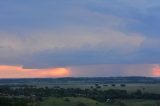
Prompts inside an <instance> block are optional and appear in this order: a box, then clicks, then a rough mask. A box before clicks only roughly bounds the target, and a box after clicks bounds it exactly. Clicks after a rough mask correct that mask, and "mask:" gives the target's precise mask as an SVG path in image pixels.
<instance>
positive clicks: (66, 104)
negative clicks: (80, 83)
mask: <svg viewBox="0 0 160 106" xmlns="http://www.w3.org/2000/svg"><path fill="white" fill-rule="evenodd" d="M66 98H67V100H69V101H66ZM78 103H83V104H85V106H159V105H160V102H158V101H155V100H115V101H114V103H112V104H111V103H100V102H98V101H95V100H92V99H88V98H82V97H76V98H73V97H65V98H47V99H46V100H45V101H43V102H42V103H41V105H40V106H78V105H77V104H78ZM158 103H159V105H158ZM82 106H83V105H82Z"/></svg>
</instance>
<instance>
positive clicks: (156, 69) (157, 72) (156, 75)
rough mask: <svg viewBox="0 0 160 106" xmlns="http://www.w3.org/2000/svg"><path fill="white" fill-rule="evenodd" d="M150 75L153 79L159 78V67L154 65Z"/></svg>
mask: <svg viewBox="0 0 160 106" xmlns="http://www.w3.org/2000/svg"><path fill="white" fill-rule="evenodd" d="M152 75H153V76H154V77H160V66H159V65H154V67H153V68H152Z"/></svg>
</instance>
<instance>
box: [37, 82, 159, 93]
mask: <svg viewBox="0 0 160 106" xmlns="http://www.w3.org/2000/svg"><path fill="white" fill-rule="evenodd" d="M107 85H108V86H104V85H103V84H101V85H100V86H101V88H100V90H108V89H121V90H127V91H128V92H135V91H137V90H138V89H139V90H141V91H142V92H148V93H158V94H160V84H126V86H125V87H121V86H120V84H116V86H114V87H113V86H111V84H107ZM45 86H48V87H51V88H52V87H55V86H59V87H61V88H81V89H91V87H93V88H95V85H94V84H78V83H77V84H48V85H47V84H46V85H45V84H44V85H43V86H42V85H37V87H45Z"/></svg>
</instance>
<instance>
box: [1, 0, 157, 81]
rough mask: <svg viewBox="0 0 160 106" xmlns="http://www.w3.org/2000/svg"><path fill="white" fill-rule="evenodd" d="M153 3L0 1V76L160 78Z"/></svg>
mask: <svg viewBox="0 0 160 106" xmlns="http://www.w3.org/2000/svg"><path fill="white" fill-rule="evenodd" d="M159 11H160V1H159V0H134V1H133V0H26V1H24V0H23V1H22V0H14V1H13V0H1V1H0V78H35V77H36V78H37V77H38V78H39V77H40V78H41V77H43V78H44V77H96V76H98V77H108V76H153V77H160V49H159V46H160V36H159V34H160V30H159V28H160V20H159V19H160V14H159Z"/></svg>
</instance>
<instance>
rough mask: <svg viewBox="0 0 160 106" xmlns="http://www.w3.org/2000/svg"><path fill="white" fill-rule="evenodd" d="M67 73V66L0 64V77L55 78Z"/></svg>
mask: <svg viewBox="0 0 160 106" xmlns="http://www.w3.org/2000/svg"><path fill="white" fill-rule="evenodd" d="M69 75H70V70H69V69H68V68H47V69H25V68H23V67H22V66H8V65H1V66H0V78H46V77H55V78H57V77H67V76H69Z"/></svg>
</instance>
